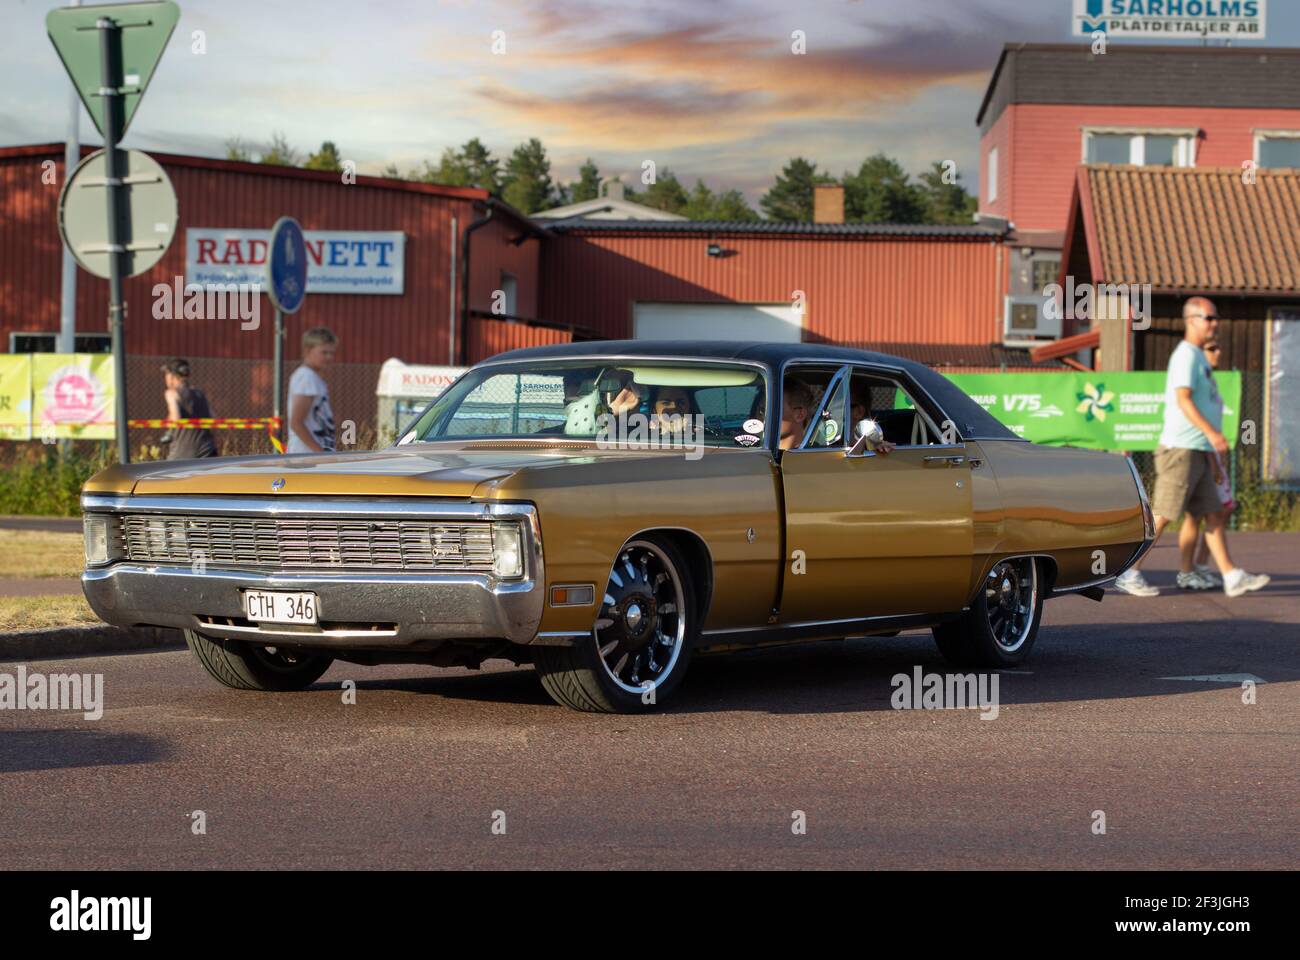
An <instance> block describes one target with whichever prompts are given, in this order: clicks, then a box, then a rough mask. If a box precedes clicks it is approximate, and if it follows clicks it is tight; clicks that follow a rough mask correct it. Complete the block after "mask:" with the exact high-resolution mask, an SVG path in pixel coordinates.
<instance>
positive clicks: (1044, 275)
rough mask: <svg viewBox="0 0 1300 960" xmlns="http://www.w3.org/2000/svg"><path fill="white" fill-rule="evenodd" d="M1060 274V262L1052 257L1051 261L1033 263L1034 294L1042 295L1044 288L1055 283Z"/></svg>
mask: <svg viewBox="0 0 1300 960" xmlns="http://www.w3.org/2000/svg"><path fill="white" fill-rule="evenodd" d="M1060 273H1061V261H1060V260H1058V259H1056V258H1055V257H1053V258H1052V259H1051V260H1045V259H1039V260H1035V261H1034V292H1035V293H1042V292H1043V289H1044V288H1045V287H1048V286H1050V285H1051V284H1053V283H1055V282H1056V278H1057V277H1058V276H1059V275H1060Z"/></svg>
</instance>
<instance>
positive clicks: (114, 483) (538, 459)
mask: <svg viewBox="0 0 1300 960" xmlns="http://www.w3.org/2000/svg"><path fill="white" fill-rule="evenodd" d="M636 455H637V454H636V453H633V452H630V451H609V450H599V449H597V448H596V447H595V446H594V445H589V444H583V445H576V444H572V445H552V444H543V443H523V444H519V445H512V446H506V445H502V446H496V445H492V446H488V445H481V444H451V445H448V444H445V443H438V444H412V445H410V446H406V447H392V448H389V449H386V450H373V451H365V452H350V453H328V454H307V455H297V456H280V455H269V456H262V457H232V458H217V459H211V460H178V461H174V462H166V461H164V462H162V463H145V464H132V465H130V466H125V467H111V468H109V469H108V470H105V471H103V472H101V473H99V474H97V475H96V476H95V477H94V478H92V480H91V481H90V482H89V483H87V484H86V492H88V493H97V492H111V493H133V494H137V495H158V494H162V495H166V494H186V495H199V496H201V495H245V496H247V495H257V496H269V495H271V494H272V493H275V494H276V495H279V496H295V495H296V496H304V495H313V496H425V497H427V496H441V497H463V498H469V497H483V496H488V495H490V493H491V490H492V487H493V486H495V484H496V483H497V482H498V481H500V480H502V479H504V478H506V477H509V476H511V475H512V474H514V473H516V472H518V471H519V470H522V469H525V468H529V467H545V466H549V465H557V464H562V463H574V462H591V461H592V460H593V459H596V458H600V459H602V460H603V459H606V458H616V459H621V458H627V457H632V456H636ZM641 455H644V454H641ZM278 481H283V483H279V482H278ZM273 482H276V487H275V488H273V487H272V483H273Z"/></svg>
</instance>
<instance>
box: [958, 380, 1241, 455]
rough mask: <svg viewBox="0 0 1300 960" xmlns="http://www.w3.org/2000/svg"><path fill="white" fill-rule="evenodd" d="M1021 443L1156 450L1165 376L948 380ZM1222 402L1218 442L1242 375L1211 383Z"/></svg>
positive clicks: (1235, 406) (1234, 428)
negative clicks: (1024, 440) (1004, 426)
mask: <svg viewBox="0 0 1300 960" xmlns="http://www.w3.org/2000/svg"><path fill="white" fill-rule="evenodd" d="M945 376H947V377H948V379H949V380H951V381H952V382H953V383H955V384H956V385H957V386H958V387H960V388H961V389H962V390H964V391H965V392H966V393H967V394H968V395H969V396H970V398H971V399H972V400H974V401H975V402H976V403H978V404H979V405H980V406H981V407H983V408H984V409H985V410H987V411H988V412H989V413H991V414H992V415H993V416H995V417H997V418H998V419H999V420H1001V421H1002V422H1003V423H1004V424H1006V425H1007V426H1008V427H1009V428H1010V429H1011V430H1012V431H1013V432H1015V433H1016V434H1017V435H1018V436H1021V437H1024V438H1025V439H1026V440H1033V441H1034V442H1035V443H1045V444H1049V445H1051V446H1071V447H1088V448H1091V449H1094V450H1154V449H1155V448H1156V446H1157V444H1158V443H1159V441H1160V431H1161V430H1162V429H1163V427H1164V417H1165V374H1164V372H1163V371H1156V372H1148V371H1108V372H1105V373H1101V372H1097V373H1093V372H1069V373H954V374H945ZM1214 382H1215V383H1216V384H1217V385H1218V388H1219V393H1220V394H1221V395H1222V397H1223V435H1224V436H1225V437H1227V438H1228V441H1229V442H1230V443H1231V442H1233V441H1234V439H1235V438H1236V436H1237V433H1238V423H1239V421H1240V417H1241V373H1240V372H1238V371H1236V370H1223V371H1220V372H1218V373H1216V374H1215V375H1214Z"/></svg>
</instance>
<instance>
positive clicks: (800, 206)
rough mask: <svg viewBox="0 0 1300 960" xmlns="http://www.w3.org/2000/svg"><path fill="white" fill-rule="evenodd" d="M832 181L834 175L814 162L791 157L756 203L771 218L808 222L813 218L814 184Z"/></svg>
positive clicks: (833, 180)
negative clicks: (819, 168)
mask: <svg viewBox="0 0 1300 960" xmlns="http://www.w3.org/2000/svg"><path fill="white" fill-rule="evenodd" d="M834 182H835V178H834V177H832V176H830V175H829V174H826V173H821V172H819V171H818V170H817V164H815V163H813V162H811V161H809V160H805V159H804V158H803V157H793V158H792V159H791V160H790V162H789V163H787V164H786V165H785V167H784V168H783V169H782V170H781V172H780V173H779V174H778V175H777V178H776V182H775V183H774V184H773V185H772V189H770V190H768V191H767V193H765V194H763V197H762V199H760V200H759V201H758V205H759V206H760V207H762V208H763V212H764V213H766V214H767V215H768V216H769V217H771V218H772V219H773V220H786V221H802V222H807V221H810V220H812V218H813V187H814V186H816V185H817V184H819V183H834Z"/></svg>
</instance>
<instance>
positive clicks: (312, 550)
mask: <svg viewBox="0 0 1300 960" xmlns="http://www.w3.org/2000/svg"><path fill="white" fill-rule="evenodd" d="M118 534H119V536H120V538H121V549H122V551H123V553H124V554H125V556H126V559H127V560H131V561H135V562H138V563H162V564H173V565H180V566H191V565H193V564H195V563H198V562H203V563H205V564H207V565H208V566H211V567H215V568H231V569H241V570H243V569H247V570H263V571H276V570H286V571H288V570H321V569H328V570H335V569H337V570H412V571H430V570H435V571H439V570H442V571H449V572H458V573H490V572H491V570H492V524H491V522H490V521H486V520H468V521H465V520H454V521H439V520H389V519H383V520H378V519H376V520H370V519H366V518H364V517H329V518H319V517H222V516H207V515H204V516H174V515H167V514H123V515H119V517H118Z"/></svg>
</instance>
